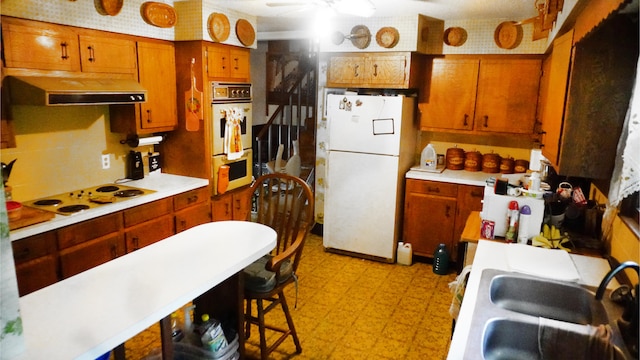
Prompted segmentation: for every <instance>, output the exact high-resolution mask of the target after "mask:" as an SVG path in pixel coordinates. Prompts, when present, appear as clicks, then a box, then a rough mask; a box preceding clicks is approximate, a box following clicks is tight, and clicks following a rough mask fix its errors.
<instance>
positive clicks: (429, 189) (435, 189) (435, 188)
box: [427, 186, 440, 193]
mask: <svg viewBox="0 0 640 360" xmlns="http://www.w3.org/2000/svg"><path fill="white" fill-rule="evenodd" d="M427 191H428V192H432V193H439V192H440V188H438V187H431V186H429V187H428V188H427Z"/></svg>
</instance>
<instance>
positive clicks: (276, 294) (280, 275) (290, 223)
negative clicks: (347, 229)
mask: <svg viewBox="0 0 640 360" xmlns="http://www.w3.org/2000/svg"><path fill="white" fill-rule="evenodd" d="M251 191H252V193H253V196H252V200H251V201H252V211H251V212H250V214H249V215H248V217H249V218H248V219H247V220H249V221H253V222H258V223H261V224H265V225H268V226H269V227H271V228H273V229H274V230H275V231H276V233H277V234H278V236H277V243H276V247H275V249H273V251H272V252H271V253H270V254H268V255H266V256H264V257H263V258H261V259H259V260H257V261H256V262H254V263H253V264H251V265H249V266H248V267H247V268H246V269H245V270H244V283H245V289H244V298H245V300H246V311H245V335H246V338H247V339H248V338H249V336H250V332H251V331H250V330H251V324H255V325H258V329H259V332H260V356H261V358H262V359H267V358H268V357H269V354H270V353H271V352H272V351H273V350H275V349H276V348H277V347H278V345H280V344H281V343H282V342H283V341H284V340H285V339H286V338H287V336H289V335H291V337H292V338H293V342H294V344H295V346H296V352H297V353H300V352H302V347H301V346H300V340H299V339H298V334H297V333H296V330H295V327H294V325H293V320H292V318H291V314H290V313H289V307H288V305H287V301H286V299H285V295H284V289H285V287H286V286H288V285H289V284H291V283H295V285H296V287H297V285H298V284H297V281H298V279H297V277H296V270H297V269H298V264H299V263H300V256H301V254H302V249H303V247H304V242H305V238H306V236H307V234H308V233H309V231H310V230H311V228H312V227H313V224H314V218H313V200H314V199H313V193H312V191H311V188H310V187H309V185H307V183H306V182H304V180H302V179H300V178H299V177H295V176H291V175H288V174H283V173H275V174H266V175H263V176H261V177H260V178H258V179H257V180H256V182H255V183H254V184H253V185H252V186H251ZM296 290H297V289H296ZM296 296H297V291H296ZM253 300H255V301H256V305H257V309H258V311H257V316H254V315H253V314H252V302H253ZM265 300H266V303H265ZM278 304H279V305H280V306H281V307H282V311H283V312H284V315H285V317H286V319H287V325H288V328H286V329H285V328H281V327H277V326H273V325H268V324H265V314H267V313H268V312H269V311H271V310H272V309H274V308H276V307H277V306H278ZM265 305H267V306H266V307H265ZM266 329H270V330H274V331H277V332H279V333H282V335H280V337H279V338H278V339H277V340H275V341H274V342H273V343H272V344H271V345H270V346H267V341H266V335H265V330H266Z"/></svg>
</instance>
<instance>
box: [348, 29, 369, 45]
mask: <svg viewBox="0 0 640 360" xmlns="http://www.w3.org/2000/svg"><path fill="white" fill-rule="evenodd" d="M348 38H349V39H351V43H352V44H353V46H355V47H357V48H358V49H365V48H367V47H368V46H369V44H370V43H371V32H369V28H368V27H366V26H364V25H356V26H354V27H353V28H352V29H351V34H350V35H349V36H348Z"/></svg>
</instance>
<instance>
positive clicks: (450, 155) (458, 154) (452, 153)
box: [445, 147, 464, 170]
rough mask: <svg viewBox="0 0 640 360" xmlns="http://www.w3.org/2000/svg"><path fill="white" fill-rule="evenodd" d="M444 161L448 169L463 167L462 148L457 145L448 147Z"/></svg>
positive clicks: (460, 168)
mask: <svg viewBox="0 0 640 360" xmlns="http://www.w3.org/2000/svg"><path fill="white" fill-rule="evenodd" d="M445 161H446V163H447V169H449V170H462V169H464V150H463V149H460V148H457V147H453V148H448V149H447V156H446V160H445Z"/></svg>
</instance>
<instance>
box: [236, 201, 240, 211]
mask: <svg viewBox="0 0 640 360" xmlns="http://www.w3.org/2000/svg"><path fill="white" fill-rule="evenodd" d="M240 206H241V203H240V199H236V210H240Z"/></svg>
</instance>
